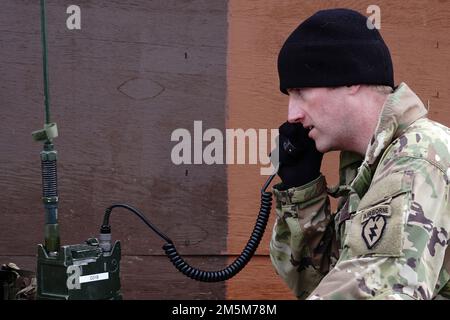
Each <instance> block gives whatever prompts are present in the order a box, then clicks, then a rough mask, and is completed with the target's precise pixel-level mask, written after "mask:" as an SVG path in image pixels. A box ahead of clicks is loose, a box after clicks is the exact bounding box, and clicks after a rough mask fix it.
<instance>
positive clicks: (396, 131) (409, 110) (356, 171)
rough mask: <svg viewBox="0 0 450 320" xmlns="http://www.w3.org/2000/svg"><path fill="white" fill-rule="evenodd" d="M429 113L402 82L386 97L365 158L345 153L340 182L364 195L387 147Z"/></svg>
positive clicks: (341, 165)
mask: <svg viewBox="0 0 450 320" xmlns="http://www.w3.org/2000/svg"><path fill="white" fill-rule="evenodd" d="M427 113H428V112H427V109H426V108H425V105H424V104H423V102H422V101H421V100H420V98H419V97H418V96H417V95H416V94H415V93H414V92H413V91H412V90H411V89H410V88H409V87H408V85H407V84H406V83H404V82H402V83H401V84H400V85H399V86H398V87H397V88H395V90H394V92H393V93H392V94H390V95H388V97H387V98H386V101H385V102H384V105H383V108H382V111H381V114H380V117H379V119H378V123H377V127H376V129H375V132H374V134H373V136H372V139H371V142H370V143H369V145H368V146H367V150H366V154H365V156H364V158H363V157H362V156H361V155H358V154H356V153H353V152H348V151H343V152H341V158H340V181H339V182H340V185H350V187H351V188H352V189H353V190H354V191H356V193H357V194H358V195H359V196H360V197H361V196H362V195H364V194H365V192H366V191H367V188H368V187H369V185H370V182H371V180H372V176H373V173H374V171H375V169H376V166H377V164H378V161H379V160H380V158H381V156H382V155H383V153H384V151H385V150H386V148H387V147H388V146H389V145H390V144H391V143H392V141H393V140H395V139H396V138H398V137H399V136H401V135H402V134H403V133H404V132H405V130H406V129H407V128H408V127H409V126H410V125H411V124H412V123H413V122H414V121H416V120H418V119H420V118H423V117H425V116H426V115H427Z"/></svg>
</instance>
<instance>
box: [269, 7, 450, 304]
mask: <svg viewBox="0 0 450 320" xmlns="http://www.w3.org/2000/svg"><path fill="white" fill-rule="evenodd" d="M278 73H279V78H280V90H281V91H282V92H283V93H285V94H288V95H289V108H288V109H289V111H288V121H287V122H286V123H284V124H283V125H281V126H280V128H279V132H280V136H279V139H280V151H279V152H280V154H279V155H280V162H281V167H280V170H279V172H278V175H279V176H280V178H281V183H279V184H277V185H275V186H274V189H273V194H274V196H275V199H276V212H277V219H276V223H275V225H274V229H273V234H272V239H271V242H270V257H271V260H272V263H273V265H274V267H275V269H276V271H277V273H278V274H279V275H280V276H281V277H282V278H283V279H284V281H285V282H286V283H287V284H288V286H289V287H290V288H291V289H292V291H293V292H294V293H295V295H296V296H297V297H298V298H300V299H303V298H308V299H435V298H442V297H450V284H449V279H450V251H449V250H448V244H449V231H450V200H449V198H450V194H449V193H450V187H449V178H450V130H449V129H448V128H447V127H445V126H443V125H441V124H439V123H437V122H434V121H431V120H429V119H428V118H427V108H426V107H425V106H424V104H423V103H422V101H421V100H420V99H419V98H418V97H417V96H416V94H415V93H414V92H413V91H412V90H411V89H410V88H409V87H408V85H406V84H405V83H400V84H399V85H398V86H394V81H393V68H392V61H391V57H390V53H389V50H388V48H387V46H386V44H385V43H384V41H383V39H382V37H381V35H380V33H379V32H378V30H377V29H375V28H372V29H371V28H369V27H368V24H367V18H366V17H365V16H363V15H362V14H360V13H358V12H356V11H353V10H348V9H331V10H322V11H319V12H317V13H315V14H314V15H313V16H311V17H310V18H308V19H307V20H305V21H304V22H303V23H301V24H300V25H299V26H298V27H297V29H295V30H294V31H293V32H292V34H291V35H290V36H289V37H288V38H287V40H286V42H285V43H284V45H283V47H282V48H281V50H280V53H279V56H278ZM332 150H340V151H341V156H340V167H339V173H340V182H339V185H338V186H336V187H328V186H327V183H326V181H325V178H324V176H322V175H321V173H320V167H321V162H322V155H323V153H325V152H328V151H332ZM328 196H333V197H337V198H339V201H338V211H337V212H336V213H331V212H330V204H329V198H328Z"/></svg>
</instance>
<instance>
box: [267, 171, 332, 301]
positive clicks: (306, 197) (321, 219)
mask: <svg viewBox="0 0 450 320" xmlns="http://www.w3.org/2000/svg"><path fill="white" fill-rule="evenodd" d="M273 193H274V195H275V200H276V213H277V219H276V222H275V225H274V228H273V233H272V238H271V241H270V258H271V261H272V264H273V265H274V267H275V269H276V271H277V273H278V274H279V275H280V276H281V277H282V278H283V280H284V281H285V282H286V283H287V285H288V286H289V288H291V290H292V291H293V292H294V293H295V295H296V296H297V297H298V298H300V299H302V298H306V297H307V296H308V295H309V294H310V293H311V292H312V290H313V289H314V288H315V287H316V286H317V285H318V283H319V282H320V280H321V279H322V277H323V276H324V274H326V273H327V272H328V270H329V263H330V262H329V260H330V254H329V253H330V250H329V248H330V245H331V241H332V239H333V235H334V233H333V227H332V223H330V221H331V220H332V219H331V216H330V207H329V199H328V195H327V190H326V181H325V178H324V177H323V176H321V177H319V178H317V179H316V180H314V181H312V182H310V183H308V184H306V185H304V186H301V187H297V188H290V189H288V190H285V191H279V190H278V189H277V186H275V187H274V190H273Z"/></svg>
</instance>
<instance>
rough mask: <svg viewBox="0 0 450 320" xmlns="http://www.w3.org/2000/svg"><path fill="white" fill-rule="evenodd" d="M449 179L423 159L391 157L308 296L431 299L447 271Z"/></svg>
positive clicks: (447, 276) (440, 288)
mask: <svg viewBox="0 0 450 320" xmlns="http://www.w3.org/2000/svg"><path fill="white" fill-rule="evenodd" d="M449 213H450V205H449V181H448V175H447V173H446V172H445V170H442V168H439V167H438V166H436V165H434V164H432V163H430V162H429V161H427V160H424V159H414V158H412V157H404V158H400V159H399V158H397V159H392V160H389V161H387V162H386V165H385V169H383V170H381V171H380V172H379V173H378V174H376V175H375V177H374V180H373V181H372V185H371V187H370V189H369V191H368V192H367V193H366V194H365V195H364V197H363V198H362V199H361V202H360V204H359V206H358V210H357V212H355V214H354V216H353V217H352V219H350V220H348V221H347V222H346V225H345V242H344V247H343V250H342V253H341V256H340V259H339V261H338V262H337V264H336V266H335V267H334V268H333V270H331V271H330V272H329V273H328V274H327V276H326V277H325V278H324V279H323V280H322V281H321V283H320V285H319V286H318V287H317V288H316V290H315V291H314V292H313V293H312V295H311V296H310V297H309V298H310V299H433V298H436V297H437V296H438V294H442V293H443V292H444V291H445V290H443V288H445V286H446V284H447V283H448V281H449V279H450V273H449V272H450V263H449V262H450V254H449V250H448V249H447V248H448V244H449V234H448V232H449V230H450V214H449Z"/></svg>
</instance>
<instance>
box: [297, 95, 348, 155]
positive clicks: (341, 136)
mask: <svg viewBox="0 0 450 320" xmlns="http://www.w3.org/2000/svg"><path fill="white" fill-rule="evenodd" d="M344 88H345V87H343V88H342V87H339V88H299V89H289V90H288V92H289V111H288V121H289V122H290V123H301V124H302V125H303V127H305V128H307V129H311V130H310V131H309V134H308V136H309V137H310V138H312V139H313V140H314V141H315V143H316V148H317V150H319V151H320V152H328V151H331V150H341V147H342V146H343V145H345V139H346V133H348V129H346V126H350V125H351V123H349V119H348V117H347V115H346V113H345V111H346V110H347V108H346V106H345V89H344Z"/></svg>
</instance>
